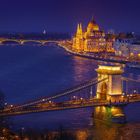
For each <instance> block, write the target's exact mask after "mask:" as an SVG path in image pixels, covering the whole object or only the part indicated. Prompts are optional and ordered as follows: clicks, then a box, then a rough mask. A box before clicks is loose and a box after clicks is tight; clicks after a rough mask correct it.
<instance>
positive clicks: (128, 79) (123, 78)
mask: <svg viewBox="0 0 140 140" xmlns="http://www.w3.org/2000/svg"><path fill="white" fill-rule="evenodd" d="M122 80H123V81H132V82H140V79H132V78H128V77H122Z"/></svg>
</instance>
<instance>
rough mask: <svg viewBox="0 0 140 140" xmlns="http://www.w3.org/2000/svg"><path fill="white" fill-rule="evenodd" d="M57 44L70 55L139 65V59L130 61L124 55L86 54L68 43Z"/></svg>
mask: <svg viewBox="0 0 140 140" xmlns="http://www.w3.org/2000/svg"><path fill="white" fill-rule="evenodd" d="M58 45H59V46H60V47H62V48H63V49H65V50H66V51H67V52H69V53H70V54H72V55H76V56H80V57H85V58H89V59H94V60H99V61H105V62H112V63H120V64H126V65H127V66H129V67H131V66H135V67H137V66H138V67H139V66H140V62H139V61H130V60H128V59H126V58H124V57H118V56H115V55H108V54H107V55H106V56H102V55H101V56H99V55H98V54H88V53H82V52H74V51H73V50H72V49H71V46H70V44H65V43H59V44H58Z"/></svg>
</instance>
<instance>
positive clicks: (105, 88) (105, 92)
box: [96, 65, 123, 100]
mask: <svg viewBox="0 0 140 140" xmlns="http://www.w3.org/2000/svg"><path fill="white" fill-rule="evenodd" d="M96 71H97V73H98V81H99V80H101V79H104V78H107V79H106V80H104V81H102V82H100V83H98V84H97V93H96V97H97V98H98V99H105V100H116V99H117V98H118V99H119V98H120V96H121V95H122V80H121V75H122V73H123V70H122V67H121V66H114V65H113V66H112V65H110V66H105V65H104V66H103V65H99V67H98V69H97V70H96Z"/></svg>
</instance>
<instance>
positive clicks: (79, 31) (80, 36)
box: [76, 23, 83, 38]
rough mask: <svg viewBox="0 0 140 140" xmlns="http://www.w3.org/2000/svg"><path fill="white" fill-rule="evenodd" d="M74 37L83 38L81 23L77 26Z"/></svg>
mask: <svg viewBox="0 0 140 140" xmlns="http://www.w3.org/2000/svg"><path fill="white" fill-rule="evenodd" d="M76 37H78V38H82V37H83V30H82V24H81V23H80V24H78V25H77V32H76Z"/></svg>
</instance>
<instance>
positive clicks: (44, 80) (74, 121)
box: [0, 46, 140, 140]
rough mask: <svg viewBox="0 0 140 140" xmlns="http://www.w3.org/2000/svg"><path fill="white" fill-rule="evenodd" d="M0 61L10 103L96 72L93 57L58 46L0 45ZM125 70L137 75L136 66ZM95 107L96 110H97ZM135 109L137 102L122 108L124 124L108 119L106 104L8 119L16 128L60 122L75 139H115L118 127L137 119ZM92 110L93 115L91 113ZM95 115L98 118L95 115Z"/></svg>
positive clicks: (69, 84) (0, 82)
mask: <svg viewBox="0 0 140 140" xmlns="http://www.w3.org/2000/svg"><path fill="white" fill-rule="evenodd" d="M0 64H1V68H0V85H1V86H0V88H1V89H2V91H3V92H4V93H5V96H6V100H7V101H8V102H9V103H14V104H15V103H21V102H24V101H27V100H31V99H34V98H38V97H40V96H46V95H47V96H48V95H51V94H52V93H55V92H57V91H60V90H63V89H66V88H69V87H72V86H74V85H77V84H79V82H83V81H86V80H89V79H91V78H93V77H96V76H97V74H96V72H95V71H94V70H95V69H96V68H97V62H96V61H94V60H88V59H85V58H80V57H75V56H71V55H69V54H67V53H66V52H65V51H64V50H62V49H60V48H59V47H29V46H26V47H19V46H17V47H8V46H7V47H1V48H0ZM125 71H126V72H125V74H124V76H126V77H131V78H138V77H140V71H139V70H138V69H125ZM129 88H130V89H129V90H130V91H132V90H133V89H137V91H139V92H140V88H139V84H138V83H135V84H132V83H130V84H129ZM94 91H95V89H94ZM87 92H89V91H87ZM94 95H95V92H94ZM96 110H100V111H99V112H100V113H99V112H98V113H97V111H96ZM114 110H117V111H118V109H114ZM139 110H140V107H139V104H138V103H136V104H133V105H129V106H127V107H125V108H124V112H125V114H126V117H127V122H128V123H127V124H125V125H123V124H119V125H118V124H114V123H111V121H110V116H111V114H110V113H109V112H111V109H109V108H102V109H101V108H100V109H98V108H95V112H94V109H93V108H86V109H76V110H66V111H62V112H61V111H56V112H49V113H39V114H29V115H23V116H16V117H11V118H10V121H11V122H12V123H13V124H14V129H16V130H17V129H19V128H21V127H23V126H24V127H25V128H35V129H45V128H48V129H50V130H55V129H57V130H58V129H59V127H60V126H63V128H64V129H68V130H73V129H74V130H75V132H76V138H77V139H83V140H84V139H86V138H87V137H94V139H95V140H96V139H97V138H96V137H98V136H100V139H99V140H102V139H103V138H104V137H107V140H115V138H116V137H119V138H120V136H119V135H120V132H119V131H120V129H121V128H123V127H127V126H129V125H131V126H132V127H133V126H135V125H132V124H131V123H132V122H134V121H137V122H140V119H139V118H140V111H139ZM93 112H94V115H96V117H93ZM120 113H122V112H120ZM97 114H98V115H97ZM91 116H92V117H91ZM97 116H98V119H95V118H97ZM101 120H104V122H107V124H106V123H103V122H102V121H101ZM76 130H78V131H76ZM101 133H102V135H100V134H101ZM118 133H119V135H118ZM93 135H94V136H93ZM115 135H116V136H115ZM113 138H114V139H113ZM120 139H121V138H120ZM97 140H98V139H97ZM103 140H104V139H103Z"/></svg>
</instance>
